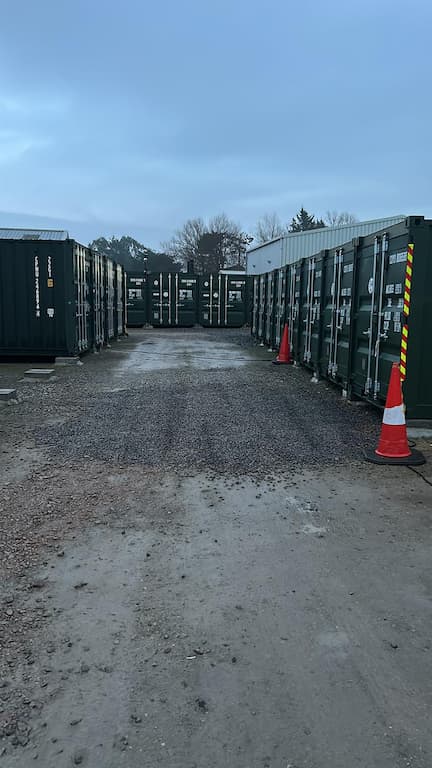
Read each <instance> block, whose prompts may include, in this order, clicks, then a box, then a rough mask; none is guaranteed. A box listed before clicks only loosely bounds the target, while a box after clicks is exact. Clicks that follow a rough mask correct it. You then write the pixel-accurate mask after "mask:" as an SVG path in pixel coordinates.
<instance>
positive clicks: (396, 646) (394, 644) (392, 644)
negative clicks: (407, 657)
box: [390, 643, 399, 650]
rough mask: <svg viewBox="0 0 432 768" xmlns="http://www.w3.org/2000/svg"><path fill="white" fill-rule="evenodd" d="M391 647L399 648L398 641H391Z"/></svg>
mask: <svg viewBox="0 0 432 768" xmlns="http://www.w3.org/2000/svg"><path fill="white" fill-rule="evenodd" d="M390 645H391V647H392V648H394V649H395V650H396V648H399V646H398V644H397V643H390Z"/></svg>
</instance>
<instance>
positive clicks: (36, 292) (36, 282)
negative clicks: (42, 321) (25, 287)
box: [34, 256, 41, 317]
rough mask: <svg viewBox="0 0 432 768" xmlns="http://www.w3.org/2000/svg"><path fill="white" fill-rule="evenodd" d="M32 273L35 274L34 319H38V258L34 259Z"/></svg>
mask: <svg viewBox="0 0 432 768" xmlns="http://www.w3.org/2000/svg"><path fill="white" fill-rule="evenodd" d="M34 273H35V305H36V317H40V314H41V313H40V283H39V277H40V270H39V256H35V257H34Z"/></svg>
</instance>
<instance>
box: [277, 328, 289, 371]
mask: <svg viewBox="0 0 432 768" xmlns="http://www.w3.org/2000/svg"><path fill="white" fill-rule="evenodd" d="M290 362H291V357H290V346H289V338H288V323H285V328H284V332H283V335H282V341H281V344H280V347H279V354H278V356H277V358H276V360H272V363H273V365H288V364H289V363H290Z"/></svg>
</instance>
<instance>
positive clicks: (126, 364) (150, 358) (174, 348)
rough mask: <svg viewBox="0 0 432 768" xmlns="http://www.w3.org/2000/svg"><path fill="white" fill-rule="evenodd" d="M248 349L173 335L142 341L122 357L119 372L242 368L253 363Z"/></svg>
mask: <svg viewBox="0 0 432 768" xmlns="http://www.w3.org/2000/svg"><path fill="white" fill-rule="evenodd" d="M251 361H252V358H250V357H249V356H247V353H246V352H245V351H244V350H239V348H238V347H237V346H236V345H235V344H225V343H221V342H211V341H203V340H199V339H197V338H192V337H191V338H189V339H188V338H185V337H184V336H182V337H181V339H180V338H179V337H171V339H166V340H165V339H156V340H153V343H152V344H151V345H149V344H148V342H142V343H141V344H139V345H138V346H137V347H135V349H134V350H133V351H132V352H131V353H130V354H129V355H128V356H127V357H126V359H125V360H122V361H121V362H120V363H119V365H118V368H117V373H120V374H122V373H124V372H125V371H127V372H134V371H135V372H136V373H141V372H142V371H160V370H163V369H166V368H196V369H201V370H202V369H204V370H210V369H214V368H239V367H241V366H243V365H247V363H249V362H251Z"/></svg>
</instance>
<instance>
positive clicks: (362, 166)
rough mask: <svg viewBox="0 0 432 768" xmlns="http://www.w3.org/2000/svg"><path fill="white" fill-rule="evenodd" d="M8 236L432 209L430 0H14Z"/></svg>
mask: <svg viewBox="0 0 432 768" xmlns="http://www.w3.org/2000/svg"><path fill="white" fill-rule="evenodd" d="M0 11H1V25H0V226H3V227H8V226H12V227H18V226H21V227H29V226H32V227H53V228H59V227H61V228H66V229H68V230H69V232H70V235H71V236H72V237H75V238H76V239H78V240H80V241H81V242H88V241H89V240H92V239H93V238H95V237H98V236H106V237H108V236H111V235H116V236H120V235H122V234H128V235H132V236H133V237H136V238H137V239H139V240H140V241H141V242H143V243H145V244H146V245H148V246H151V247H155V248H157V247H159V246H160V243H161V242H163V241H165V240H167V239H169V237H170V236H171V235H172V234H173V231H174V230H175V229H176V228H178V227H180V226H181V225H182V224H183V223H184V221H185V220H186V219H188V218H194V217H198V216H202V217H204V218H206V217H210V216H212V215H214V214H217V213H219V212H222V211H224V212H225V213H227V214H228V215H229V216H230V217H231V218H233V219H235V220H236V221H238V222H239V223H240V225H241V226H242V228H243V229H244V230H245V231H248V232H253V229H254V227H255V224H256V221H257V219H258V218H259V217H260V216H262V215H263V214H265V213H270V212H273V211H275V212H276V213H278V214H279V215H280V217H281V219H282V220H283V221H284V222H288V221H290V220H291V218H292V216H293V215H295V213H296V212H297V210H298V209H299V208H300V207H301V206H302V205H303V206H304V207H305V208H306V209H308V210H309V211H311V212H312V213H315V214H316V215H318V216H321V215H323V214H325V212H326V211H327V210H328V209H331V210H338V211H342V210H347V211H349V212H351V213H354V214H355V215H357V217H358V218H359V219H361V220H363V219H372V218H377V217H381V216H387V215H389V216H390V215H393V214H401V213H402V214H421V215H424V216H427V217H431V216H432V197H431V193H432V185H431V179H432V150H431V146H432V140H431V136H432V130H431V128H432V126H431V123H432V99H431V98H430V90H431V74H432V66H431V65H432V53H431V48H432V46H431V37H430V30H431V22H432V4H431V3H430V2H429V0H411V3H410V4H409V6H408V5H407V4H406V3H405V2H402V1H401V0H314V1H312V0H301V2H296V3H294V2H291V0H158V2H149V1H148V0H122V2H118V1H117V0H74V1H73V2H70V0H37V2H34V1H33V0H14V2H13V3H11V2H7V0H0Z"/></svg>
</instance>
